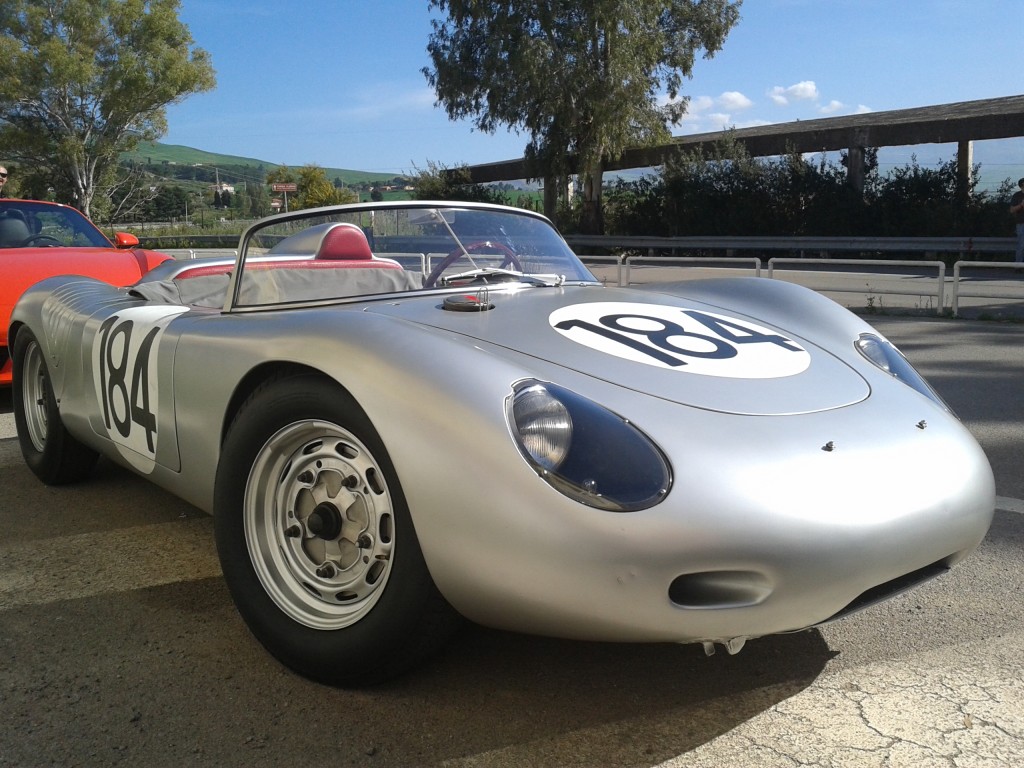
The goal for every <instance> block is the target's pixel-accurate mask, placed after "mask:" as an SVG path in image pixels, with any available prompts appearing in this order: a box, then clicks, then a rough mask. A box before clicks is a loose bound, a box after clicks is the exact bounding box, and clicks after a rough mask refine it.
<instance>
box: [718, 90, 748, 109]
mask: <svg viewBox="0 0 1024 768" xmlns="http://www.w3.org/2000/svg"><path fill="white" fill-rule="evenodd" d="M715 103H716V104H717V105H718V106H719V107H721V108H722V109H727V110H729V111H730V112H735V111H738V110H743V109H750V108H751V107H752V106H754V102H752V101H751V100H750V99H748V98H747V97H746V96H744V95H743V94H742V93H740V92H739V91H726V92H725V93H723V94H722V95H721V96H719V97H718V99H717V100H716V102H715Z"/></svg>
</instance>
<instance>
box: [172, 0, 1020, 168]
mask: <svg viewBox="0 0 1024 768" xmlns="http://www.w3.org/2000/svg"><path fill="white" fill-rule="evenodd" d="M740 14H741V18H740V21H739V23H738V24H737V25H736V26H735V27H734V28H733V30H732V32H731V33H730V34H729V36H728V37H727V38H726V40H725V44H724V46H723V47H722V49H721V50H720V51H719V52H718V53H717V54H715V56H714V57H712V58H710V59H700V60H698V62H697V65H696V66H695V68H694V71H693V74H692V78H691V79H689V80H687V81H685V82H684V85H683V93H684V94H685V95H687V96H689V98H690V103H689V110H688V114H687V115H686V117H685V118H684V120H683V121H682V123H681V124H680V125H678V126H675V127H674V128H673V129H672V132H673V134H675V135H684V134H690V133H703V132H707V131H717V130H722V129H724V128H729V127H737V128H743V127H749V126H757V125H765V124H771V123H785V122H791V121H794V120H809V119H815V118H821V117H829V116H841V115H850V114H856V113H860V112H878V111H884V110H891V109H904V108H911V107H921V106H930V105H936V104H949V103H953V102H958V101H972V100H975V99H987V98H995V97H999V96H1013V95H1019V94H1021V93H1024V2H1022V0H745V2H744V3H743V5H742V7H741V10H740ZM179 16H180V18H181V20H182V22H184V23H185V24H186V25H187V26H188V28H189V30H190V31H191V34H192V37H193V39H194V41H195V45H196V46H198V47H200V48H202V49H204V50H206V51H207V52H209V54H210V55H211V58H212V62H213V66H214V69H215V70H216V72H217V86H216V88H215V90H213V91H210V92H208V93H203V94H195V95H192V96H189V97H188V98H186V99H185V100H184V101H182V102H181V103H179V104H175V105H172V106H170V107H169V108H168V110H167V119H168V126H169V129H168V132H167V133H166V134H165V135H164V136H163V137H162V138H161V141H162V142H164V143H167V144H181V145H185V146H189V147H194V148H196V149H202V150H206V151H209V152H218V153H224V154H231V155H240V156H244V157H253V158H258V159H260V160H265V161H268V162H272V163H282V164H288V165H305V164H309V163H314V164H316V165H320V166H322V167H325V168H345V169H352V170H361V171H372V172H375V173H377V172H380V173H395V174H396V175H397V174H403V173H415V171H416V170H417V169H425V168H426V167H427V166H428V164H430V163H436V164H438V165H441V166H445V167H452V166H457V165H463V164H468V165H473V164H478V163H488V162H495V161H499V160H508V159H513V158H518V157H521V156H522V154H523V148H524V147H525V146H526V144H527V142H528V137H526V136H524V135H521V134H516V133H514V132H510V131H505V130H500V131H499V132H497V133H495V134H486V133H481V132H480V131H478V130H476V129H475V128H474V127H473V125H472V123H471V122H470V121H461V122H452V121H450V120H449V119H448V117H447V115H446V114H445V112H444V110H443V108H441V107H438V106H435V95H434V92H433V90H432V89H431V88H430V86H429V85H428V83H427V80H426V78H425V77H424V75H423V73H422V69H423V68H424V67H427V66H429V65H430V60H429V57H428V54H427V51H426V46H427V42H428V40H429V37H430V34H431V18H432V16H431V12H430V11H429V9H428V4H427V0H289V1H288V2H282V1H281V0H181V9H180V14H179ZM954 156H955V147H952V146H950V145H941V146H936V145H927V146H923V147H909V148H899V149H893V150H885V151H883V154H882V155H881V158H880V159H881V161H882V171H883V173H884V172H885V171H886V169H887V168H888V167H892V166H893V165H901V164H905V163H907V162H910V161H911V159H912V157H913V158H916V159H917V161H918V162H919V163H920V164H921V165H925V166H933V165H934V164H936V163H938V162H941V161H948V160H951V159H953V157H954ZM974 160H975V162H977V163H981V165H982V176H983V179H984V183H983V185H982V187H983V188H984V187H986V186H988V187H990V188H991V187H994V186H995V185H996V182H995V181H994V179H1003V178H1008V177H1010V176H1013V181H1014V182H1016V179H1017V176H1018V175H1020V174H1024V139H1012V140H1007V141H1000V142H993V141H985V142H976V144H975V150H974Z"/></svg>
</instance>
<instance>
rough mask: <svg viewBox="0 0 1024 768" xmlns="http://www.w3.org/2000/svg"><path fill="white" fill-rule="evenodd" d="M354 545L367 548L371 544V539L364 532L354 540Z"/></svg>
mask: <svg viewBox="0 0 1024 768" xmlns="http://www.w3.org/2000/svg"><path fill="white" fill-rule="evenodd" d="M356 546H357V547H359V548H360V549H369V548H370V547H372V546H373V541H372V540H371V539H370V537H369V536H367V535H366V534H365V533H364V534H363V535H362V536H360V537H359V540H358V541H356Z"/></svg>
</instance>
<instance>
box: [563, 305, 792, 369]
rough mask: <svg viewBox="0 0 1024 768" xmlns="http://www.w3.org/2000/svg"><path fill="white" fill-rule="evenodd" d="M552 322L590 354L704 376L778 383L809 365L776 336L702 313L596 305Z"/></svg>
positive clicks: (565, 309) (566, 312)
mask: <svg viewBox="0 0 1024 768" xmlns="http://www.w3.org/2000/svg"><path fill="white" fill-rule="evenodd" d="M548 321H549V322H550V323H551V326H552V327H553V328H554V329H555V330H557V331H559V332H560V333H561V334H562V335H564V336H566V337H568V338H570V339H572V340H573V341H575V342H577V343H579V344H582V345H584V346H586V347H590V348H591V349H596V350H598V351H600V352H605V353H607V354H609V355H615V356H616V357H622V358H625V359H627V360H632V361H634V362H638V363H645V364H647V365H653V366H655V367H658V368H666V369H669V370H675V371H683V372H686V373H696V374H701V375H704V376H722V377H725V378H734V379H774V378H780V377H783V376H793V375H796V374H798V373H801V372H802V371H804V370H806V368H807V367H808V366H809V365H810V364H811V356H810V354H808V352H807V350H805V349H804V348H803V347H802V346H800V345H799V344H797V343H796V342H795V341H793V339H790V338H788V337H786V336H783V335H782V334H780V333H778V332H777V331H773V330H771V329H770V328H765V327H762V326H760V325H755V324H754V323H751V322H749V321H747V320H740V319H738V318H735V317H729V316H728V315H720V314H717V313H714V312H707V311H704V310H698V309H687V308H685V307H671V306H665V305H661V304H636V303H628V302H596V303H593V304H574V305H573V306H570V307H563V308H561V309H558V310H556V311H554V312H552V313H551V316H550V317H549V318H548Z"/></svg>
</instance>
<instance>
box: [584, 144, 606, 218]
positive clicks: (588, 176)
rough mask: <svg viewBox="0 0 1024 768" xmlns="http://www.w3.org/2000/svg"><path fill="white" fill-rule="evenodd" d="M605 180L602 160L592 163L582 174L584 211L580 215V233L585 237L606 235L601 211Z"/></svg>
mask: <svg viewBox="0 0 1024 768" xmlns="http://www.w3.org/2000/svg"><path fill="white" fill-rule="evenodd" d="M603 179H604V164H603V163H602V162H601V161H600V160H598V161H596V162H594V163H591V164H590V166H589V167H588V168H587V169H586V171H585V172H584V173H583V174H582V178H581V180H582V182H583V210H582V212H581V215H580V231H581V232H582V233H583V234H585V235H603V234H604V213H603V211H602V210H601V187H602V182H603Z"/></svg>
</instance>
